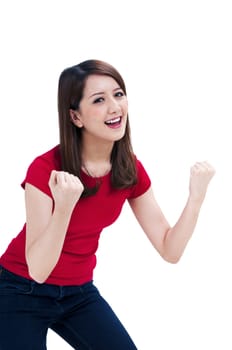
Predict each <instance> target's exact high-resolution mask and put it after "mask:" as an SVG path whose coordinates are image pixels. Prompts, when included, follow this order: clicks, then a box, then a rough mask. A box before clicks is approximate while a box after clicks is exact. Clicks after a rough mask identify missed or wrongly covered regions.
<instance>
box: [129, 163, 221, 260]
mask: <svg viewBox="0 0 232 350" xmlns="http://www.w3.org/2000/svg"><path fill="white" fill-rule="evenodd" d="M214 173H215V171H214V169H213V167H212V166H211V165H210V164H209V163H207V162H201V163H200V162H198V163H196V164H195V165H194V166H193V167H192V168H191V174H190V182H189V197H188V199H187V203H186V205H185V207H184V209H183V211H182V213H181V215H180V217H179V219H178V220H177V222H176V224H175V225H174V226H173V227H170V225H169V223H168V221H167V220H166V218H165V216H164V214H163V213H162V211H161V209H160V207H159V205H158V203H157V202H156V200H155V197H154V194H153V191H152V189H151V188H150V189H149V190H148V191H147V192H146V193H145V194H143V195H142V196H140V197H138V198H134V199H131V200H130V201H129V203H130V206H131V208H132V210H133V212H134V214H135V216H136V218H137V220H138V222H139V223H140V225H141V227H142V228H143V230H144V232H145V233H146V235H147V237H148V238H149V240H150V241H151V243H152V244H153V246H154V247H155V248H156V249H157V251H158V252H159V253H160V255H161V256H162V257H163V258H164V259H165V260H167V261H168V262H171V263H176V262H178V261H179V259H180V257H181V256H182V254H183V252H184V249H185V247H186V245H187V243H188V241H189V239H190V238H191V236H192V234H193V232H194V229H195V226H196V223H197V220H198V216H199V213H200V209H201V206H202V203H203V201H204V198H205V195H206V192H207V188H208V184H209V182H210V180H211V179H212V177H213V176H214Z"/></svg>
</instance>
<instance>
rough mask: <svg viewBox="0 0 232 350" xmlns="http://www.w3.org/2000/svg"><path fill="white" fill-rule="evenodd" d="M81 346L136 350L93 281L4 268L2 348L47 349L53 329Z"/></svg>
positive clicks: (0, 276) (0, 282)
mask: <svg viewBox="0 0 232 350" xmlns="http://www.w3.org/2000/svg"><path fill="white" fill-rule="evenodd" d="M49 328H50V329H52V330H54V331H55V332H56V333H58V334H59V335H60V336H61V337H62V338H63V339H65V341H66V342H67V343H69V344H70V345H71V346H72V347H73V348H74V349H78V350H136V349H137V348H136V347H135V345H134V343H133V341H132V340H131V338H130V336H129V335H128V333H127V331H126V330H125V328H124V327H123V326H122V324H121V322H120V321H119V319H118V318H117V316H116V315H115V314H114V312H113V311H112V309H111V308H110V306H109V305H108V304H107V302H106V301H105V300H104V299H103V298H102V296H101V295H100V293H99V291H98V289H97V288H96V287H95V286H94V285H93V283H92V282H89V283H86V284H84V285H82V286H64V287H62V286H55V285H51V284H46V283H44V284H39V283H36V282H34V281H30V280H28V279H25V278H23V277H20V276H17V275H15V274H13V273H11V272H9V271H7V270H6V269H4V268H2V267H1V266H0V350H45V349H47V347H46V335H47V331H48V329H49Z"/></svg>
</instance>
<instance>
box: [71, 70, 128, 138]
mask: <svg viewBox="0 0 232 350" xmlns="http://www.w3.org/2000/svg"><path fill="white" fill-rule="evenodd" d="M75 113H76V118H77V119H76V120H74V119H73V122H74V123H75V124H76V125H77V126H78V127H81V128H82V135H83V137H84V138H83V140H88V141H91V140H93V141H94V140H98V141H99V140H104V141H110V142H114V141H117V140H120V139H121V138H122V137H123V136H124V133H125V128H126V122H127V113H128V105H127V97H126V95H125V94H124V92H123V90H122V89H121V88H120V86H119V85H118V83H117V82H116V81H115V80H114V79H113V78H111V77H109V76H105V75H90V76H89V77H88V78H87V80H86V84H85V88H84V92H83V98H82V99H81V101H80V104H79V109H78V111H76V112H75Z"/></svg>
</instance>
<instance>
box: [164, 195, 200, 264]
mask: <svg viewBox="0 0 232 350" xmlns="http://www.w3.org/2000/svg"><path fill="white" fill-rule="evenodd" d="M202 202H203V200H194V199H192V198H191V197H189V198H188V201H187V203H186V206H185V208H184V210H183V212H182V214H181V216H180V218H179V219H178V221H177V222H176V224H175V225H174V226H173V227H172V228H170V229H169V230H168V232H167V233H166V235H165V239H164V250H163V257H164V258H165V259H166V260H167V261H169V262H171V263H176V262H178V261H179V259H180V257H181V256H182V254H183V252H184V249H185V247H186V245H187V243H188V241H189V240H190V238H191V236H192V234H193V232H194V229H195V227H196V224H197V220H198V217H199V213H200V208H201V205H202Z"/></svg>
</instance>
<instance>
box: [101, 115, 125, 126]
mask: <svg viewBox="0 0 232 350" xmlns="http://www.w3.org/2000/svg"><path fill="white" fill-rule="evenodd" d="M121 121H122V117H117V118H113V119H110V120H107V121H105V124H106V125H107V126H109V127H117V126H119V125H120V124H121Z"/></svg>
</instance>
